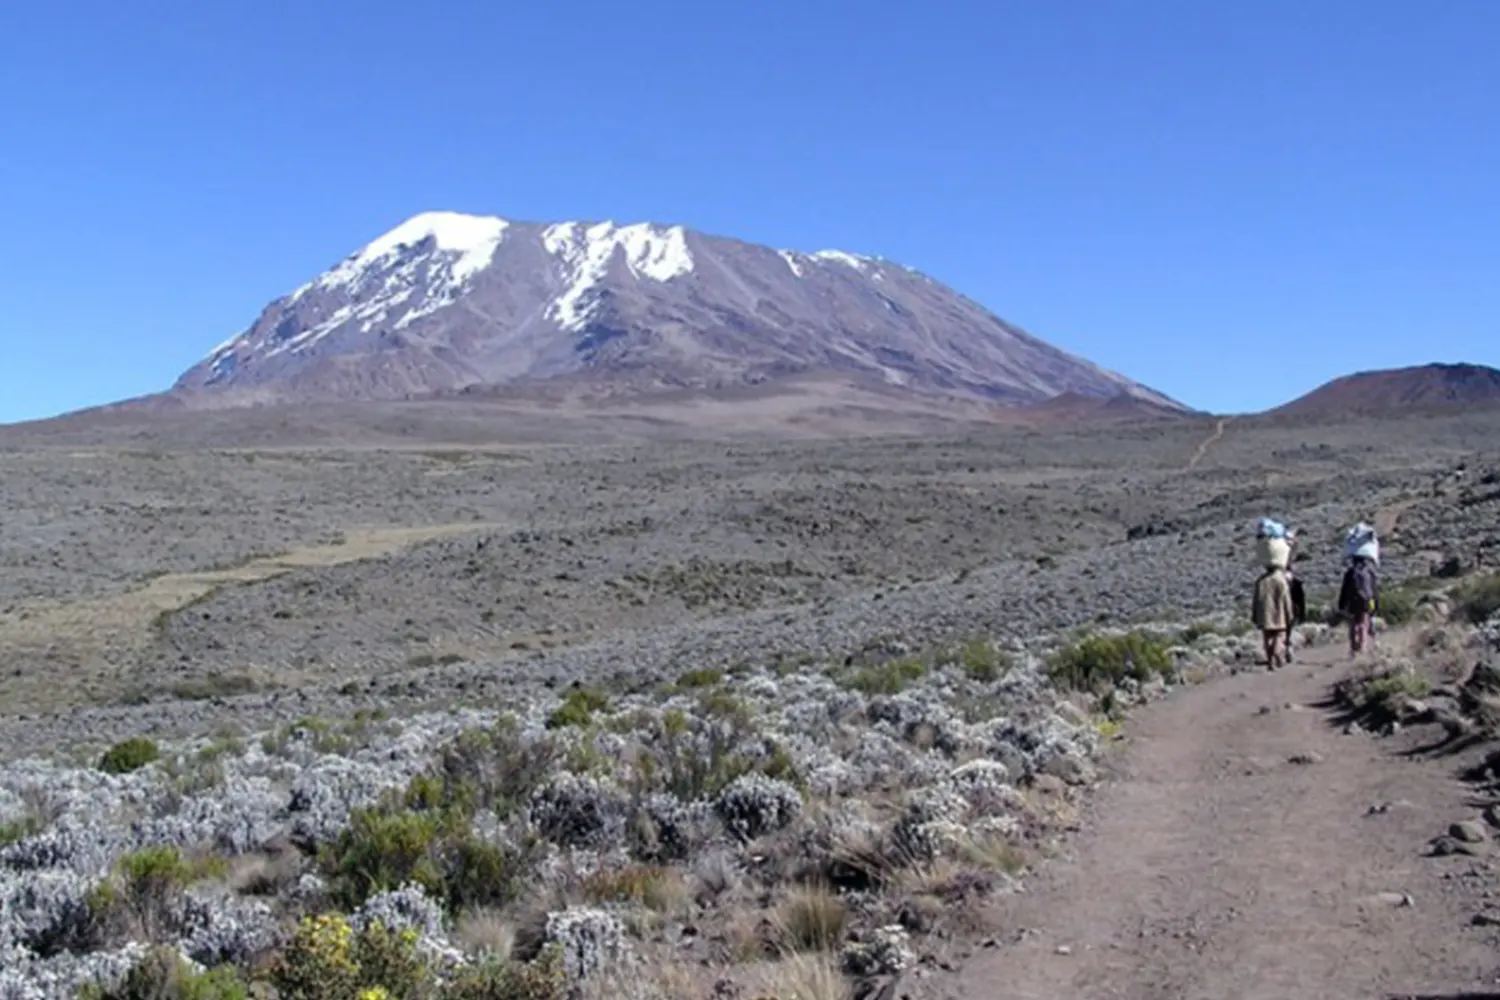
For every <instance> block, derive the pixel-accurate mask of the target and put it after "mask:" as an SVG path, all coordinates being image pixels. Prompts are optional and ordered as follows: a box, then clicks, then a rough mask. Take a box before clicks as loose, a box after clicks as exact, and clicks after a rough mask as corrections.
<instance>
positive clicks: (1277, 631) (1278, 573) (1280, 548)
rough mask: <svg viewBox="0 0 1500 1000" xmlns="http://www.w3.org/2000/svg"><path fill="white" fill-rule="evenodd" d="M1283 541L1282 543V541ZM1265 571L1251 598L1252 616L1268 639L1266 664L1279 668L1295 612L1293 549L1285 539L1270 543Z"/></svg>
mask: <svg viewBox="0 0 1500 1000" xmlns="http://www.w3.org/2000/svg"><path fill="white" fill-rule="evenodd" d="M1278 543H1279V544H1278ZM1266 551H1267V557H1266V559H1265V561H1264V565H1265V572H1263V573H1262V574H1261V575H1260V577H1259V579H1257V580H1256V581H1255V592H1254V595H1253V596H1252V598H1251V602H1250V618H1251V620H1252V621H1253V622H1254V623H1255V627H1256V628H1258V629H1260V635H1261V640H1262V642H1264V643H1265V652H1266V666H1267V667H1268V668H1269V669H1271V670H1276V669H1278V668H1279V667H1281V666H1283V665H1284V664H1285V663H1286V662H1287V660H1286V653H1287V650H1288V649H1289V648H1290V647H1291V643H1290V642H1289V641H1288V640H1289V639H1290V635H1291V630H1292V623H1293V620H1294V618H1295V612H1294V609H1293V606H1292V583H1291V579H1290V577H1289V576H1288V575H1287V566H1289V565H1290V564H1291V560H1290V549H1289V547H1288V546H1287V545H1286V543H1285V540H1284V539H1276V541H1275V542H1274V543H1272V544H1270V545H1268V546H1266Z"/></svg>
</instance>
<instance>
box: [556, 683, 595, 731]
mask: <svg viewBox="0 0 1500 1000" xmlns="http://www.w3.org/2000/svg"><path fill="white" fill-rule="evenodd" d="M607 708H609V698H608V697H606V696H605V695H603V694H600V693H599V692H598V691H593V690H590V689H589V688H574V689H573V690H571V691H569V692H568V694H567V696H566V697H565V698H563V702H562V704H561V705H559V706H557V708H555V709H553V711H552V714H551V715H549V716H548V717H547V728H548V729H566V728H568V727H569V726H576V727H578V728H583V727H586V726H588V725H589V723H591V722H593V721H594V713H595V712H602V711H604V710H605V709H607Z"/></svg>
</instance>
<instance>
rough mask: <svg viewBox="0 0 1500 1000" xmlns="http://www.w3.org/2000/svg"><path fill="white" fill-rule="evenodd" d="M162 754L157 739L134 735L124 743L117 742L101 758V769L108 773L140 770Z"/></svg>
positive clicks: (126, 772)
mask: <svg viewBox="0 0 1500 1000" xmlns="http://www.w3.org/2000/svg"><path fill="white" fill-rule="evenodd" d="M160 756H161V750H160V749H159V748H158V747H157V745H156V743H155V741H153V740H149V739H147V738H146V737H144V736H134V737H131V738H130V739H128V740H125V741H124V742H123V743H116V744H115V745H114V746H112V747H110V748H109V749H108V750H106V751H104V755H103V756H101V757H100V758H99V770H101V771H103V772H104V773H106V774H129V773H130V772H132V771H139V770H140V769H141V768H143V767H145V766H146V765H147V764H150V763H151V762H152V761H154V760H156V759H157V758H159V757H160Z"/></svg>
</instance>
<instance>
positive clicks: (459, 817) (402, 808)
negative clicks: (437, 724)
mask: <svg viewBox="0 0 1500 1000" xmlns="http://www.w3.org/2000/svg"><path fill="white" fill-rule="evenodd" d="M451 784H452V783H451V782H449V781H447V780H446V779H444V778H443V777H441V776H437V777H433V776H422V777H419V778H417V779H415V780H414V781H413V782H412V784H411V786H410V787H408V789H407V791H406V794H405V795H404V796H402V797H401V799H400V800H392V801H388V802H386V803H382V804H381V805H378V806H373V807H370V808H366V809H359V810H356V811H355V812H354V813H352V814H351V815H350V817H349V825H348V826H347V827H345V829H344V830H343V832H342V833H340V834H339V837H338V839H337V840H336V841H334V842H333V843H332V844H328V845H325V847H324V848H323V851H322V852H321V855H320V859H319V860H320V864H321V867H322V868H323V871H324V873H325V874H326V875H327V876H328V878H329V883H330V889H331V893H332V896H333V899H334V901H335V902H336V903H338V904H339V905H340V906H343V907H345V908H346V909H351V910H352V909H354V908H356V907H358V906H359V905H360V904H362V903H363V902H364V901H365V900H366V899H368V898H370V897H371V896H372V895H375V894H376V893H379V892H384V891H387V890H391V889H398V888H400V887H401V886H403V885H406V884H408V883H416V884H417V885H420V886H421V887H422V888H423V889H424V890H425V891H426V892H427V893H428V894H429V895H431V896H432V897H434V898H436V899H441V900H443V901H444V902H445V903H447V904H448V906H449V908H450V909H452V910H458V909H462V908H465V907H472V906H489V905H500V904H503V903H507V902H510V901H511V900H513V899H514V898H515V897H516V895H517V892H518V891H519V888H520V876H521V873H522V872H523V870H524V863H525V860H524V858H522V857H519V856H517V855H513V854H511V853H509V852H507V851H506V850H505V849H503V848H501V847H498V846H496V845H494V844H491V843H487V842H485V841H483V840H480V839H479V838H477V837H476V836H475V835H474V833H473V819H474V811H475V808H476V804H477V802H478V800H479V798H480V797H481V796H480V795H479V794H478V793H477V792H476V791H474V790H472V789H466V790H463V791H461V792H457V793H454V792H450V791H449V788H450V787H451Z"/></svg>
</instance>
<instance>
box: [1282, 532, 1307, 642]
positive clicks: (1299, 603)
mask: <svg viewBox="0 0 1500 1000" xmlns="http://www.w3.org/2000/svg"><path fill="white" fill-rule="evenodd" d="M1286 541H1287V545H1288V546H1290V547H1291V555H1289V556H1288V558H1287V561H1286V576H1287V583H1288V585H1289V586H1290V587H1291V591H1292V628H1294V629H1295V628H1296V627H1297V626H1299V625H1305V624H1306V623H1307V588H1306V587H1305V586H1303V583H1302V577H1301V576H1299V575H1298V574H1297V555H1296V551H1297V533H1296V532H1295V531H1293V530H1292V529H1290V528H1288V529H1287V533H1286ZM1292 659H1293V656H1292V633H1291V632H1290V631H1289V632H1287V637H1286V662H1288V663H1291V662H1292Z"/></svg>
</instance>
